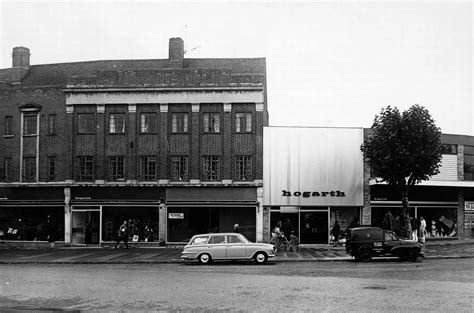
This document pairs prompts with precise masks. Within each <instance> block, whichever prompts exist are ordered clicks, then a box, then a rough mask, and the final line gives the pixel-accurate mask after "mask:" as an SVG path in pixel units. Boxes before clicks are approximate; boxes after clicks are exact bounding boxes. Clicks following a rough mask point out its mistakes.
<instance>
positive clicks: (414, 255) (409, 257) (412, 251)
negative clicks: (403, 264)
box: [407, 249, 418, 262]
mask: <svg viewBox="0 0 474 313" xmlns="http://www.w3.org/2000/svg"><path fill="white" fill-rule="evenodd" d="M417 258H418V252H416V250H415V249H410V250H408V253H407V260H408V261H411V262H415V261H416V259H417Z"/></svg>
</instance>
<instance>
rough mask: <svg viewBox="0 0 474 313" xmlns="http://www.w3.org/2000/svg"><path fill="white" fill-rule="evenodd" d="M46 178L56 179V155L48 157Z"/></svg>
mask: <svg viewBox="0 0 474 313" xmlns="http://www.w3.org/2000/svg"><path fill="white" fill-rule="evenodd" d="M48 180H49V181H55V180H56V157H54V156H50V157H48Z"/></svg>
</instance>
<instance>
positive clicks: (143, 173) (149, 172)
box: [140, 156, 156, 180]
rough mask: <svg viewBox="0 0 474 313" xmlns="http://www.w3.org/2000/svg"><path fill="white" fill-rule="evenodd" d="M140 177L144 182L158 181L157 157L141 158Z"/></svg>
mask: <svg viewBox="0 0 474 313" xmlns="http://www.w3.org/2000/svg"><path fill="white" fill-rule="evenodd" d="M140 177H141V179H142V180H156V157H154V156H144V157H141V158H140Z"/></svg>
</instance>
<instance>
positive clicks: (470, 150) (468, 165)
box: [464, 146, 474, 181]
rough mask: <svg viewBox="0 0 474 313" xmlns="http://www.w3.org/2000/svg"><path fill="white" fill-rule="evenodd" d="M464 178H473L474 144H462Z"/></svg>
mask: <svg viewBox="0 0 474 313" xmlns="http://www.w3.org/2000/svg"><path fill="white" fill-rule="evenodd" d="M464 180H469V181H473V180H474V146H464Z"/></svg>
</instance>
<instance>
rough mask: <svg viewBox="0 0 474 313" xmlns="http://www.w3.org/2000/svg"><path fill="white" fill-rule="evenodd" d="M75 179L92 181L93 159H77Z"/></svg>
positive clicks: (85, 157)
mask: <svg viewBox="0 0 474 313" xmlns="http://www.w3.org/2000/svg"><path fill="white" fill-rule="evenodd" d="M76 178H77V180H78V181H91V180H94V157H91V156H79V157H77V167H76Z"/></svg>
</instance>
